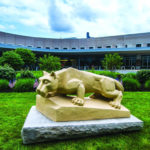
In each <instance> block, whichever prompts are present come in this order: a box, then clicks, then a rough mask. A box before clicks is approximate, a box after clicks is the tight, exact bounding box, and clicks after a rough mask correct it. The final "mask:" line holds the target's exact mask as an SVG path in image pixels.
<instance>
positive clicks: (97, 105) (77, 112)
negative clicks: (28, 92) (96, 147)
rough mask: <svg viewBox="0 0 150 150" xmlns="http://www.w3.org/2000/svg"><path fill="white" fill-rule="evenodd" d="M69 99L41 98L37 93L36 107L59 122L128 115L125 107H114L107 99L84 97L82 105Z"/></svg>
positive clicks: (56, 97) (60, 97)
mask: <svg viewBox="0 0 150 150" xmlns="http://www.w3.org/2000/svg"><path fill="white" fill-rule="evenodd" d="M71 100H72V97H63V96H55V97H50V98H43V97H41V96H40V95H37V96H36V108H37V110H38V111H39V112H41V113H42V114H44V115H45V116H46V117H48V118H49V119H51V120H53V121H59V122H60V121H77V120H78V121H79V120H96V119H107V118H109V119H110V118H127V117H130V111H129V110H128V109H127V108H125V107H124V106H121V109H116V108H114V107H112V106H110V105H109V103H108V101H104V100H100V99H89V98H86V99H85V104H84V106H77V105H74V104H73V103H72V102H71Z"/></svg>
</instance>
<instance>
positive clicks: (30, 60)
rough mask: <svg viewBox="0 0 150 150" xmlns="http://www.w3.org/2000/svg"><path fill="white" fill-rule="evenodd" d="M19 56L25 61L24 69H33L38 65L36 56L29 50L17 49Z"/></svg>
mask: <svg viewBox="0 0 150 150" xmlns="http://www.w3.org/2000/svg"><path fill="white" fill-rule="evenodd" d="M15 52H16V53H17V54H19V55H20V56H21V58H22V60H23V61H24V67H25V68H26V67H30V68H31V67H33V66H34V65H35V63H36V57H35V54H34V53H33V52H32V51H31V50H29V49H24V48H17V49H16V50H15Z"/></svg>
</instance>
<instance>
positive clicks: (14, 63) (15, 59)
mask: <svg viewBox="0 0 150 150" xmlns="http://www.w3.org/2000/svg"><path fill="white" fill-rule="evenodd" d="M0 63H1V65H4V64H9V65H10V66H11V67H12V68H14V69H15V70H20V69H21V67H22V66H23V65H24V61H23V60H22V58H21V56H20V55H19V54H17V53H15V52H14V51H6V52H3V54H2V56H1V57H0Z"/></svg>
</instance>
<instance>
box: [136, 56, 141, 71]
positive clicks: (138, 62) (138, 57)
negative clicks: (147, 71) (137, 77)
mask: <svg viewBox="0 0 150 150" xmlns="http://www.w3.org/2000/svg"><path fill="white" fill-rule="evenodd" d="M136 69H141V55H136Z"/></svg>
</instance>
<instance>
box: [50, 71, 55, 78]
mask: <svg viewBox="0 0 150 150" xmlns="http://www.w3.org/2000/svg"><path fill="white" fill-rule="evenodd" d="M50 76H52V77H54V79H56V73H55V72H54V71H52V72H51V74H50Z"/></svg>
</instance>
